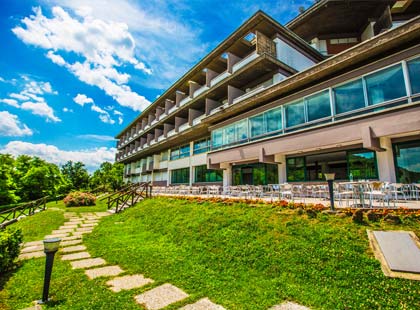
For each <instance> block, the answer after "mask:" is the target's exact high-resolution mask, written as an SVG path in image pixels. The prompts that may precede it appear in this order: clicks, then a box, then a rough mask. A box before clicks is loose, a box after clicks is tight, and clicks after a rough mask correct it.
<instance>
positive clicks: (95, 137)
mask: <svg viewBox="0 0 420 310" xmlns="http://www.w3.org/2000/svg"><path fill="white" fill-rule="evenodd" d="M77 138H79V139H86V140H94V141H116V140H115V138H114V137H111V136H105V135H94V134H86V135H78V136H77Z"/></svg>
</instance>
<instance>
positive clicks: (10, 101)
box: [0, 98, 19, 108]
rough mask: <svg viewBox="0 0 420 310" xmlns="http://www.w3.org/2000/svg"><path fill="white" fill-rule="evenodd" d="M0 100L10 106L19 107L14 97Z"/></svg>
mask: <svg viewBox="0 0 420 310" xmlns="http://www.w3.org/2000/svg"><path fill="white" fill-rule="evenodd" d="M0 102H3V103H5V104H7V105H10V106H12V107H15V108H19V104H18V102H17V100H15V99H10V98H9V99H7V98H5V99H0Z"/></svg>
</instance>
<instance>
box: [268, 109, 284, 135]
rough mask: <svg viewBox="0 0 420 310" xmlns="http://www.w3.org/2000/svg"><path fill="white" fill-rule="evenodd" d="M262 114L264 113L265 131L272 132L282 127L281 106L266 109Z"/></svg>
mask: <svg viewBox="0 0 420 310" xmlns="http://www.w3.org/2000/svg"><path fill="white" fill-rule="evenodd" d="M264 114H265V121H266V126H267V132H273V131H277V130H281V129H282V127H283V125H282V115H281V108H278V109H273V110H270V111H267V112H265V113H264Z"/></svg>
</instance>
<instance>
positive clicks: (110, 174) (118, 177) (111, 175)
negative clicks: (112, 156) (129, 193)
mask: <svg viewBox="0 0 420 310" xmlns="http://www.w3.org/2000/svg"><path fill="white" fill-rule="evenodd" d="M123 170H124V165H123V164H120V163H114V164H111V163H110V162H103V163H102V164H101V166H100V168H99V169H98V170H96V171H95V172H94V173H93V175H92V178H91V180H90V187H91V188H92V189H97V188H103V189H104V191H105V190H112V191H116V190H118V189H120V188H121V187H122V185H123Z"/></svg>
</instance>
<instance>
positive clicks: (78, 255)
mask: <svg viewBox="0 0 420 310" xmlns="http://www.w3.org/2000/svg"><path fill="white" fill-rule="evenodd" d="M89 257H90V254H89V253H88V252H79V253H74V254H67V255H62V256H61V260H76V259H82V258H89Z"/></svg>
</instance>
